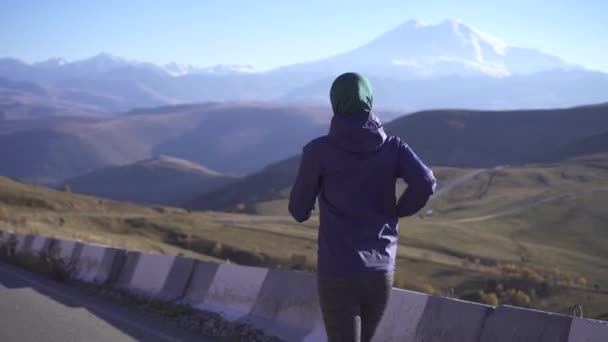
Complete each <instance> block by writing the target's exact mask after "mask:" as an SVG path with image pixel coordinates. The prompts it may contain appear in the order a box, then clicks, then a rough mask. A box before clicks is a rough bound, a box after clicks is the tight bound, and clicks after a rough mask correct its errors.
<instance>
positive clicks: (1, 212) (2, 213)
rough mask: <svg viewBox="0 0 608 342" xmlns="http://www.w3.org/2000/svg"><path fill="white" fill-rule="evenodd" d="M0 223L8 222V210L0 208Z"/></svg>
mask: <svg viewBox="0 0 608 342" xmlns="http://www.w3.org/2000/svg"><path fill="white" fill-rule="evenodd" d="M0 221H8V209H6V208H5V207H3V206H0Z"/></svg>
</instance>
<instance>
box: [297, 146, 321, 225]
mask: <svg viewBox="0 0 608 342" xmlns="http://www.w3.org/2000/svg"><path fill="white" fill-rule="evenodd" d="M320 189H321V168H320V166H319V156H318V155H317V154H316V153H315V150H314V149H313V145H311V144H308V145H306V146H304V148H303V150H302V159H301V160H300V169H299V171H298V175H297V177H296V181H295V183H294V185H293V188H292V189H291V195H290V196H289V212H290V213H291V216H293V218H294V219H295V220H296V221H298V222H304V221H306V220H308V219H309V218H310V216H311V215H312V211H313V209H314V206H315V201H316V199H317V195H318V194H319V190H320Z"/></svg>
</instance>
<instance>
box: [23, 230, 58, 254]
mask: <svg viewBox="0 0 608 342" xmlns="http://www.w3.org/2000/svg"><path fill="white" fill-rule="evenodd" d="M15 237H16V239H17V246H16V248H15V251H16V252H18V253H30V254H33V255H39V254H41V253H44V252H47V251H48V250H49V247H50V245H51V242H52V239H51V238H47V237H44V236H36V235H26V234H15Z"/></svg>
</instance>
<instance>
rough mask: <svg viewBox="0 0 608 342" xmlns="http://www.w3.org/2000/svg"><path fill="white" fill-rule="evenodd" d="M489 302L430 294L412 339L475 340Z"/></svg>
mask: <svg viewBox="0 0 608 342" xmlns="http://www.w3.org/2000/svg"><path fill="white" fill-rule="evenodd" d="M493 310H494V308H493V307H491V306H486V305H481V304H475V303H471V302H465V301H462V300H458V299H452V298H442V297H437V296H432V297H430V298H429V300H428V301H427V303H426V306H425V307H424V313H423V314H422V317H421V318H420V321H419V322H418V325H417V326H416V338H415V341H442V342H460V341H478V340H479V337H480V335H481V331H482V328H483V326H484V323H485V320H486V317H488V316H489V315H490V314H491V313H492V312H493Z"/></svg>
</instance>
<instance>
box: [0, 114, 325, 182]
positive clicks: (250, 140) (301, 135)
mask: <svg viewBox="0 0 608 342" xmlns="http://www.w3.org/2000/svg"><path fill="white" fill-rule="evenodd" d="M330 115H331V114H330V113H329V112H328V111H327V110H325V109H323V108H318V107H305V106H299V107H295V106H286V105H271V104H255V103H208V104H201V105H179V106H168V107H159V108H152V109H141V110H134V111H131V112H129V113H125V114H123V115H120V116H116V117H113V118H77V119H74V118H71V119H70V118H68V119H65V118H58V119H54V120H52V119H46V120H42V119H32V120H4V121H2V120H0V155H2V156H3V162H2V163H0V174H1V175H5V176H12V177H17V178H21V179H25V180H28V181H33V182H37V183H45V184H56V183H57V182H59V181H62V180H64V179H67V178H72V177H75V176H79V175H81V174H84V173H88V172H91V171H93V170H95V169H98V168H102V167H107V166H111V165H127V164H132V163H134V162H137V161H140V160H144V159H148V158H151V157H154V156H158V155H170V156H173V157H177V158H182V159H187V160H190V161H192V162H195V163H199V164H201V165H204V166H205V167H208V168H210V169H212V170H216V171H218V172H221V173H229V174H236V175H244V174H247V173H249V172H253V171H255V170H258V169H261V168H263V167H264V166H265V165H267V164H269V163H271V162H273V161H275V160H279V159H283V158H286V157H289V156H291V155H294V154H296V153H298V152H299V151H300V149H301V146H302V145H303V144H305V143H306V142H307V141H308V140H310V139H312V138H314V137H316V136H319V135H322V134H324V132H325V131H326V130H327V123H328V122H329V118H330Z"/></svg>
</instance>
